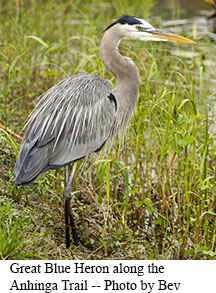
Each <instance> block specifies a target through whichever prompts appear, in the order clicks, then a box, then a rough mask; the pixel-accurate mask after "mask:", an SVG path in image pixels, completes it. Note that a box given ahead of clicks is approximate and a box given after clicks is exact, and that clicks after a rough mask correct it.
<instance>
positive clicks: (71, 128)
mask: <svg viewBox="0 0 216 293" xmlns="http://www.w3.org/2000/svg"><path fill="white" fill-rule="evenodd" d="M123 39H138V40H142V41H145V40H147V41H148V40H152V41H156V40H165V39H166V40H168V39H169V40H175V41H180V42H186V43H193V42H192V41H190V40H188V39H186V38H184V37H181V36H177V35H174V34H171V33H165V32H163V31H160V30H157V29H155V28H153V27H152V26H151V25H150V24H149V23H148V22H146V21H145V20H142V19H138V18H136V17H132V16H128V15H123V16H122V17H121V18H119V19H118V20H117V21H115V22H114V23H112V24H111V25H110V26H109V27H108V28H107V29H106V30H105V33H104V36H103V38H102V40H101V45H100V56H101V59H102V61H103V63H104V65H105V67H106V68H107V69H108V70H109V71H110V72H111V73H112V74H113V75H114V76H115V77H116V79H117V86H116V87H115V89H114V90H112V88H111V86H110V85H109V83H108V82H107V81H105V80H103V79H102V78H100V77H97V76H93V75H88V74H79V75H75V76H72V77H69V78H67V79H65V80H63V81H61V82H60V83H59V84H57V85H55V86H53V87H52V88H50V89H49V90H48V91H46V92H45V93H44V94H42V95H41V97H40V100H39V103H38V104H37V106H36V108H35V109H34V111H33V113H32V114H31V116H30V119H29V121H28V123H27V125H26V131H25V135H24V138H23V142H22V146H21V150H20V153H19V155H18V158H17V161H16V165H15V169H14V184H15V185H30V184H32V182H34V180H35V179H36V178H37V176H38V175H39V174H40V173H43V172H47V171H49V170H51V169H57V168H60V167H62V166H66V165H68V164H69V163H71V162H74V164H73V166H72V168H71V171H70V174H69V176H67V168H65V180H64V193H63V198H64V209H65V227H66V247H67V248H68V247H70V233H69V228H70V227H71V229H72V234H73V238H74V244H75V245H79V244H80V241H79V238H78V236H77V232H76V228H75V221H74V218H73V214H72V212H71V209H70V186H71V183H72V180H73V176H74V173H75V169H76V161H77V160H79V159H81V158H83V157H85V156H87V155H88V154H90V153H92V152H97V151H99V150H100V149H101V148H102V147H103V146H104V144H105V143H106V141H107V140H108V139H109V138H110V137H112V136H113V135H115V134H116V133H117V132H118V131H119V130H121V129H122V128H124V127H125V126H126V125H127V124H128V121H129V120H130V118H131V115H132V113H133V110H134V107H135V104H136V100H137V96H138V90H139V72H138V69H137V67H136V65H135V64H134V62H133V61H132V60H131V59H130V58H126V57H123V56H121V55H120V54H119V51H118V46H119V44H120V41H121V40H123Z"/></svg>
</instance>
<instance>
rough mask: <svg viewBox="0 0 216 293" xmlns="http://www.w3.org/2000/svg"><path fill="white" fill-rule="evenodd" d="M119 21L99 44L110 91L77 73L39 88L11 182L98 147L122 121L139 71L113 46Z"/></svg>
mask: <svg viewBox="0 0 216 293" xmlns="http://www.w3.org/2000/svg"><path fill="white" fill-rule="evenodd" d="M120 26H121V24H120V23H117V24H116V25H115V26H112V27H111V28H110V29H109V30H107V31H106V32H105V34H104V36H103V38H102V41H101V46H100V56H101V58H102V61H103V63H104V65H105V66H106V67H107V69H108V70H110V71H111V72H112V73H113V74H114V75H115V76H116V78H117V86H116V88H115V89H114V90H113V91H112V88H111V86H110V85H109V83H108V82H107V81H105V80H104V79H102V78H100V77H97V76H93V75H89V74H79V75H75V76H72V77H69V78H67V79H65V80H63V81H61V82H60V83H59V84H57V85H55V86H53V87H52V88H50V89H49V90H48V91H46V92H45V93H43V94H42V95H41V97H40V99H39V103H38V104H37V106H36V108H35V109H34V111H33V113H32V115H31V117H30V119H29V121H28V123H27V125H26V131H25V135H24V138H23V142H22V146H21V150H20V153H19V155H18V158H17V161H16V165H15V169H14V184H15V185H20V184H22V185H30V184H32V182H34V180H35V179H36V178H37V176H38V175H39V174H40V173H43V172H47V171H49V170H51V169H57V168H60V167H62V166H65V165H67V164H69V163H70V162H73V161H76V160H78V159H80V158H83V157H85V156H87V155H88V154H90V153H92V152H94V151H97V150H98V149H100V147H101V146H102V145H103V144H104V143H105V142H106V140H107V139H108V138H109V137H112V136H113V135H114V134H116V133H117V132H118V131H119V130H120V129H122V128H123V127H125V126H126V125H127V123H128V121H129V119H130V117H131V115H132V113H133V110H134V107H135V104H136V99H137V95H138V88H139V72H138V69H137V67H136V65H135V64H134V62H133V61H132V60H131V59H129V58H126V57H123V56H121V55H120V54H119V52H118V45H119V41H120V40H121V38H122V36H121V31H120V30H119V27H120ZM110 93H112V94H113V96H114V98H115V101H113V100H112V99H110V98H109V95H110ZM115 103H116V104H117V107H116V105H115Z"/></svg>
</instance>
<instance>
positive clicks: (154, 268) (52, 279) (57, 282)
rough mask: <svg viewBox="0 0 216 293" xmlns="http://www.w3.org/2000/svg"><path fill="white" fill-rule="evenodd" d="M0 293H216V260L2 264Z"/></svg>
mask: <svg viewBox="0 0 216 293" xmlns="http://www.w3.org/2000/svg"><path fill="white" fill-rule="evenodd" d="M0 276H1V292H4V293H6V292H10V293H12V292H25V293H26V292H45V293H50V292H53V293H55V292H72V291H75V292H89V293H91V292H94V293H97V292H109V291H116V292H121V291H131V292H146V293H154V292H179V293H189V292H196V293H199V292H200V293H201V292H202V293H203V292H208V293H215V292H216V281H215V279H216V261H178V260H177V261H158V260H152V261H151V260H149V261H146V260H143V261H142V260H139V261H137V260H134V261H133V260H128V261H117V260H113V261H111V260H102V261H94V260H89V261H81V260H79V261H69V260H66V261H64V260H60V261H39V260H38V261H37V260H35V261H30V260H29V261H20V260H17V261H16V260H14V261H1V262H0Z"/></svg>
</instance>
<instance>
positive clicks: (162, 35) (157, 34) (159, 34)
mask: <svg viewBox="0 0 216 293" xmlns="http://www.w3.org/2000/svg"><path fill="white" fill-rule="evenodd" d="M150 33H151V35H152V37H153V38H158V39H163V40H170V41H176V42H182V43H187V44H196V42H194V41H192V40H190V39H188V38H185V37H182V36H179V35H175V34H172V33H169V32H164V31H162V30H158V29H155V30H152V31H151V32H150Z"/></svg>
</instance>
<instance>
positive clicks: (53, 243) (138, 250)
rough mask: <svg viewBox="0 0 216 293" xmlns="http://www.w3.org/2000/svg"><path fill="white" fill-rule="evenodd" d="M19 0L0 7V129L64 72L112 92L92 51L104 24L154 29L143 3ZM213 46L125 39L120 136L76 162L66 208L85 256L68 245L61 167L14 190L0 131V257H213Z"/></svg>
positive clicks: (8, 147)
mask: <svg viewBox="0 0 216 293" xmlns="http://www.w3.org/2000/svg"><path fill="white" fill-rule="evenodd" d="M21 2H22V5H21V7H20V6H19V5H18V3H19V1H1V4H0V9H1V11H2V12H3V13H1V14H0V25H1V27H0V31H1V41H0V80H1V82H0V88H1V90H0V101H1V103H0V123H1V124H3V125H4V126H5V127H9V128H10V129H12V130H13V131H14V132H15V133H17V134H19V133H20V131H21V129H22V127H23V125H24V123H25V121H26V119H27V117H28V115H29V113H30V112H31V110H32V109H33V108H34V105H35V103H36V97H37V96H39V95H40V94H41V93H42V92H43V91H45V90H46V89H48V88H49V87H51V86H52V85H54V84H56V83H57V82H58V81H60V80H61V79H63V78H65V77H67V76H70V75H74V74H77V73H83V72H88V73H91V74H95V75H99V76H101V77H103V78H106V79H109V80H110V82H111V84H112V85H113V86H115V79H114V77H113V76H112V75H111V74H110V73H109V72H107V71H106V69H105V68H104V66H103V64H102V62H101V60H100V58H99V50H98V47H99V44H100V39H101V36H102V31H103V29H104V28H105V27H106V26H108V25H109V24H110V22H111V21H112V20H114V19H116V18H117V17H118V16H119V15H121V14H122V13H128V14H132V15H136V16H138V17H142V18H145V19H147V20H149V21H151V23H153V24H154V21H152V20H153V17H152V16H151V13H150V9H151V8H152V7H153V4H154V3H153V1H150V0H149V1H145V5H147V9H146V7H145V9H144V8H142V7H140V5H139V3H140V1H129V0H128V1H120V0H119V1H110V2H109V3H108V4H105V2H101V1H78V0H77V1H58V0H52V1H33V0H32V1H21ZM124 7H126V10H125V8H124ZM184 33H186V34H187V32H184ZM214 48H215V44H214V43H211V42H209V40H208V39H207V38H204V39H202V40H198V43H197V45H196V46H190V45H184V44H183V45H179V44H175V43H142V42H139V41H136V42H132V41H131V42H129V41H128V42H122V46H121V52H122V54H125V55H126V56H130V57H131V58H132V59H133V60H134V61H135V62H136V64H137V66H138V68H139V71H140V93H139V98H138V102H137V107H136V110H135V113H134V116H133V118H132V120H131V122H130V125H129V127H128V129H127V130H126V131H125V132H124V136H122V135H120V136H119V137H116V138H115V139H114V140H113V141H112V142H110V143H109V144H108V145H107V147H106V148H104V149H103V150H102V151H101V152H100V154H99V155H98V156H97V155H92V156H89V157H88V158H86V159H85V160H83V161H81V162H79V164H78V167H77V172H76V175H75V178H74V182H73V187H72V190H71V192H73V198H72V206H73V211H74V215H75V219H76V223H77V227H79V231H78V233H79V236H80V238H81V241H82V244H83V246H84V247H86V249H80V248H76V247H74V246H73V245H72V246H71V248H70V249H69V250H66V248H65V244H64V242H65V239H64V215H63V201H62V191H63V169H62V170H61V169H60V170H57V171H52V172H49V173H47V174H46V175H45V176H44V177H43V178H40V179H38V180H37V181H36V183H35V184H33V185H32V186H30V187H26V188H22V187H15V186H13V185H12V181H13V179H12V174H13V168H14V164H15V160H16V155H17V153H18V150H19V144H20V141H19V140H18V139H17V138H15V137H13V136H12V134H10V133H9V132H8V131H7V130H2V129H1V128H0V174H2V176H1V181H0V223H1V224H0V232H1V233H0V257H1V258H2V259H65V258H74V259H104V258H106V259H110V258H115V259H216V252H215V248H216V247H215V246H216V197H215V195H216V187H215V184H214V183H215V173H216V169H215V161H216V156H215V151H216V148H215V123H214V114H215V113H214V111H215V110H214V108H215V94H216V93H215V92H214V89H213V84H212V82H211V79H212V76H213V74H214V71H213V69H211V67H208V65H206V62H205V61H206V60H208V59H210V60H211V62H213V63H214V64H215V61H216V60H215V59H216V57H215V56H214V55H213V54H212V53H211V52H213V50H214ZM179 50H181V51H182V50H186V51H190V52H192V53H193V52H195V53H196V54H195V55H194V56H193V57H184V56H181V55H180V54H176V53H175V52H177V51H179ZM211 70H212V71H211Z"/></svg>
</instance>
